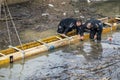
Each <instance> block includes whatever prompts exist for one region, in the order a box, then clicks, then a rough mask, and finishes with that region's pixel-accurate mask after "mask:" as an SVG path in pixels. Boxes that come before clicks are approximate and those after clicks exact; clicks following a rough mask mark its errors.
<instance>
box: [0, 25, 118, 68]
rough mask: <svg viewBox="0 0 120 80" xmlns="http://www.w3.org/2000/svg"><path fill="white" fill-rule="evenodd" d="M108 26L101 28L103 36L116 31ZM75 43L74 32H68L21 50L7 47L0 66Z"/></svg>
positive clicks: (24, 46)
mask: <svg viewBox="0 0 120 80" xmlns="http://www.w3.org/2000/svg"><path fill="white" fill-rule="evenodd" d="M109 24H110V25H109ZM109 24H107V25H108V26H109V27H104V28H103V34H105V33H108V32H111V30H112V31H114V30H116V28H117V27H116V25H114V24H113V23H109ZM84 38H85V39H88V38H89V33H85V35H84ZM76 42H79V39H78V36H77V35H75V32H70V33H69V34H68V35H67V36H62V35H60V34H57V35H54V36H50V37H48V38H44V39H42V40H37V41H34V42H29V43H26V44H23V45H22V48H21V46H16V47H13V46H9V48H8V49H5V50H1V51H0V66H1V65H4V64H8V63H10V62H12V61H16V60H19V59H22V58H27V57H30V56H33V55H36V54H40V53H43V52H46V51H49V50H51V49H54V48H58V47H61V46H65V45H68V44H70V43H76Z"/></svg>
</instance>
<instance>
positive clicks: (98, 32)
mask: <svg viewBox="0 0 120 80" xmlns="http://www.w3.org/2000/svg"><path fill="white" fill-rule="evenodd" d="M95 34H97V40H98V41H101V36H102V30H99V31H97V30H91V31H90V39H91V40H94V36H95Z"/></svg>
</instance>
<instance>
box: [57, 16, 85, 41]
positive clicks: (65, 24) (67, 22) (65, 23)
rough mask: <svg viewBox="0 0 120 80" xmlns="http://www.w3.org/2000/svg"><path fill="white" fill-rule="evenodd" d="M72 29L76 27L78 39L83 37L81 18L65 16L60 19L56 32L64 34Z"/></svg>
mask: <svg viewBox="0 0 120 80" xmlns="http://www.w3.org/2000/svg"><path fill="white" fill-rule="evenodd" d="M73 29H77V33H79V34H80V36H79V37H80V39H83V31H82V29H83V27H82V20H76V19H73V18H66V19H63V20H61V21H60V23H59V25H58V30H57V32H58V33H60V34H62V35H66V34H67V33H68V32H70V31H72V30H73Z"/></svg>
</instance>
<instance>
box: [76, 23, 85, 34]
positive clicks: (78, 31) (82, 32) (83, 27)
mask: <svg viewBox="0 0 120 80" xmlns="http://www.w3.org/2000/svg"><path fill="white" fill-rule="evenodd" d="M76 29H77V34H79V35H80V36H83V35H84V32H85V30H86V27H85V26H84V25H81V26H78V27H76Z"/></svg>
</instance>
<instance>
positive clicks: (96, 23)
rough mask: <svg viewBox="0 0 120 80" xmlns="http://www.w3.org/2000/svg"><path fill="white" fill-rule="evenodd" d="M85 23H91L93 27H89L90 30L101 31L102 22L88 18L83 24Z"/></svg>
mask: <svg viewBox="0 0 120 80" xmlns="http://www.w3.org/2000/svg"><path fill="white" fill-rule="evenodd" d="M87 23H91V24H92V25H93V27H92V28H91V29H90V30H92V31H102V29H103V24H102V22H101V21H99V20H95V19H91V20H88V21H87V22H86V23H85V25H87Z"/></svg>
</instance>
